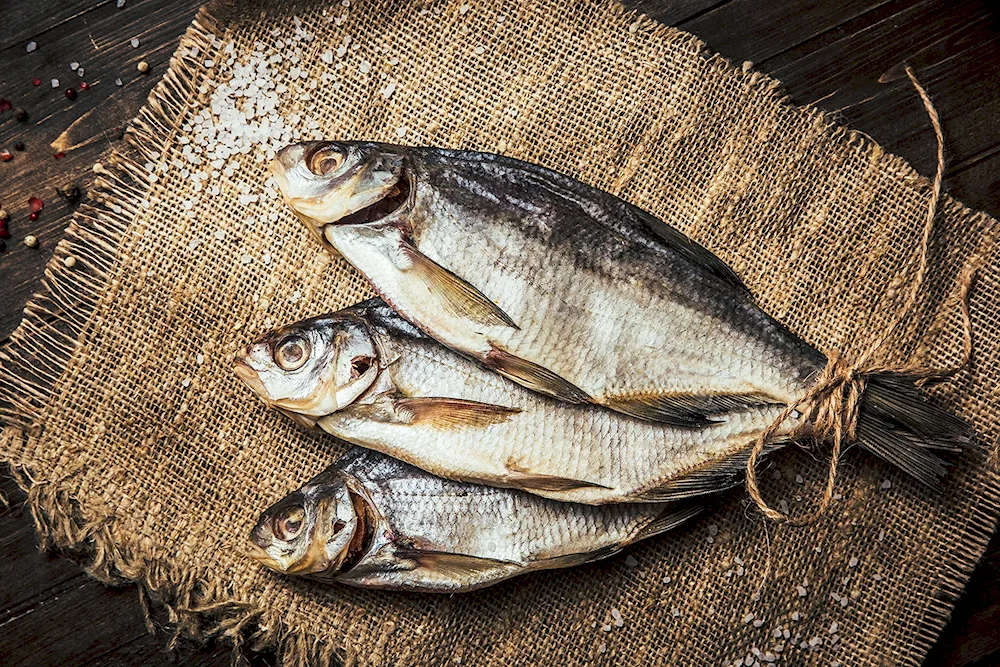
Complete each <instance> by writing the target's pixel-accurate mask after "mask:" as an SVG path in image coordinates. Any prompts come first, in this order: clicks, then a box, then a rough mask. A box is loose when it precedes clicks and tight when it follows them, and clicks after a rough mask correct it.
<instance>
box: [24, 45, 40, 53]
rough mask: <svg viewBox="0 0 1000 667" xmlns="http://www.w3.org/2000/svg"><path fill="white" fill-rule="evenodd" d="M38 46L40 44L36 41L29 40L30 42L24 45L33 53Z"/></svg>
mask: <svg viewBox="0 0 1000 667" xmlns="http://www.w3.org/2000/svg"><path fill="white" fill-rule="evenodd" d="M37 48H38V44H36V43H35V42H28V44H27V45H26V46H25V47H24V50H25V51H27V52H28V53H31V52H32V51H34V50H35V49H37Z"/></svg>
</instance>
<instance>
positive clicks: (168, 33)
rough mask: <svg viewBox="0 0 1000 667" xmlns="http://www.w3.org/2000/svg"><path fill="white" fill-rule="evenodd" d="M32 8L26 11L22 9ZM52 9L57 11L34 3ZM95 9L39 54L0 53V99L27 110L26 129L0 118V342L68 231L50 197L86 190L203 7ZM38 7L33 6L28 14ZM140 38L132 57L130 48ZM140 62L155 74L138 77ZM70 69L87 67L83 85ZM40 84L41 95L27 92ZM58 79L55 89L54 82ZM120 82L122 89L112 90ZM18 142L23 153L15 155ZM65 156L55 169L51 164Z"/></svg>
mask: <svg viewBox="0 0 1000 667" xmlns="http://www.w3.org/2000/svg"><path fill="white" fill-rule="evenodd" d="M25 4H32V3H25ZM36 4H37V5H49V4H51V5H53V6H55V5H58V4H59V3H58V2H51V1H50V2H45V3H41V2H39V3H36ZM90 4H91V5H92V7H91V8H90V9H88V10H86V11H82V13H80V12H78V15H76V16H75V18H74V19H73V20H72V21H63V22H60V23H58V24H56V25H55V26H54V27H52V28H50V29H47V30H46V32H45V33H44V34H43V35H34V34H33V35H32V38H33V39H36V40H37V42H38V49H37V50H35V51H34V52H32V53H28V52H26V51H25V50H24V49H23V48H18V49H7V50H5V51H3V52H0V58H2V59H3V66H2V67H0V98H4V99H8V100H11V101H12V102H13V104H14V105H15V107H19V108H24V109H25V110H27V112H28V114H29V122H28V123H19V122H17V120H15V118H14V114H13V113H11V112H7V113H4V114H0V148H7V149H9V150H11V151H12V152H14V159H13V160H11V161H10V162H0V205H2V206H3V208H4V209H5V210H7V212H8V213H9V214H10V216H11V221H10V224H9V229H10V232H11V234H12V235H13V238H11V239H8V240H7V246H8V251H7V252H6V253H4V254H2V255H0V285H3V294H2V295H0V340H3V339H4V338H6V336H8V335H9V334H10V332H11V331H13V329H14V327H15V326H16V325H17V323H18V321H19V319H20V311H21V309H22V308H23V306H24V303H25V302H26V301H27V299H28V297H29V296H30V295H31V293H32V292H33V291H35V290H36V289H37V287H38V280H39V278H40V277H41V275H42V271H43V269H44V266H45V263H46V262H47V261H48V258H49V257H50V256H51V253H52V250H53V249H54V247H55V244H56V242H57V241H58V240H59V238H60V236H61V234H62V231H63V230H64V229H65V227H66V225H67V224H68V223H69V216H70V213H71V208H70V207H69V206H68V205H67V204H66V203H65V202H64V201H62V200H61V199H60V198H59V196H58V195H57V194H56V192H55V189H56V188H66V187H67V186H70V185H73V184H77V185H79V186H80V187H82V188H84V189H86V188H87V187H89V185H90V183H91V181H92V172H91V170H90V167H91V165H92V164H93V163H94V162H96V161H97V160H98V159H99V158H100V156H101V154H102V153H103V152H104V151H105V150H106V149H107V148H108V147H109V146H111V145H112V144H113V143H114V142H116V141H118V140H119V138H120V128H121V127H122V126H124V124H125V123H126V122H127V121H128V120H129V119H131V118H132V117H133V116H135V114H136V112H137V111H138V110H139V107H140V106H141V105H142V103H143V102H144V101H145V99H146V97H147V95H148V94H149V90H150V89H151V88H152V86H153V85H154V84H155V83H156V81H157V79H158V75H159V74H162V72H163V69H164V68H165V67H166V63H167V61H168V60H169V58H170V55H171V53H173V50H174V49H175V48H176V46H177V39H178V38H179V37H180V35H181V33H183V32H184V30H185V29H186V28H187V26H188V24H190V22H191V20H192V19H193V17H194V14H195V12H196V11H197V8H198V6H199V5H200V4H201V3H200V2H199V0H178V1H175V2H169V1H167V0H129V2H128V3H127V4H126V6H125V8H123V9H118V8H117V7H116V4H115V2H113V1H111V2H107V1H102V2H93V1H92V2H91V3H90ZM32 6H35V5H32ZM133 37H138V38H139V40H140V44H139V48H133V47H132V45H131V44H130V40H131V39H132V38H133ZM141 60H146V61H147V62H148V63H149V64H150V65H151V66H152V71H151V73H150V74H149V75H142V74H140V73H139V72H138V70H137V69H136V65H137V64H138V62H139V61H141ZM70 62H79V63H81V64H82V65H83V67H84V76H83V77H82V78H81V77H79V76H78V75H77V74H76V73H74V72H73V71H72V70H71V69H70V67H69V63H70ZM35 78H40V79H41V80H42V84H41V85H40V86H34V85H32V81H33V79H35ZM53 78H56V79H58V80H59V83H60V85H59V88H57V89H53V88H52V87H51V85H50V83H49V82H50V81H51V79H53ZM118 78H121V79H122V82H123V84H124V85H123V86H121V87H119V86H116V85H115V79H118ZM81 80H83V81H86V82H87V83H88V84H90V86H91V88H90V90H88V91H79V94H78V95H77V98H76V100H75V101H70V100H68V99H67V98H66V97H65V95H64V90H65V89H66V88H68V87H69V86H70V85H72V86H78V85H79V83H80V81H81ZM18 141H22V142H24V144H25V147H26V150H25V151H24V152H23V153H21V152H16V151H13V146H14V144H15V143H16V142H18ZM59 151H63V152H65V153H66V156H65V157H64V158H62V159H59V160H56V159H54V158H53V155H54V154H55V153H57V152H59ZM31 196H38V197H40V198H41V199H43V201H45V203H46V206H45V209H44V211H43V212H42V215H41V217H40V219H39V220H37V221H36V222H31V221H29V220H28V213H29V211H28V198H29V197H31ZM27 234H33V235H35V236H36V237H38V239H39V241H40V247H39V248H36V249H29V248H26V247H24V246H23V245H22V244H21V243H20V241H21V239H23V238H24V236H25V235H27Z"/></svg>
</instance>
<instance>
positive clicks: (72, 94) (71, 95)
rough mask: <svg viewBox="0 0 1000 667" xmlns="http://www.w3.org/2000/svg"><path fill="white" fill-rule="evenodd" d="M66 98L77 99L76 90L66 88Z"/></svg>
mask: <svg viewBox="0 0 1000 667" xmlns="http://www.w3.org/2000/svg"><path fill="white" fill-rule="evenodd" d="M66 99H69V100H75V99H76V91H75V90H73V89H72V88H67V89H66Z"/></svg>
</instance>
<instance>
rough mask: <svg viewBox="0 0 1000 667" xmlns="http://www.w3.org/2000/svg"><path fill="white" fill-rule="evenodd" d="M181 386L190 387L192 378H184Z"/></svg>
mask: <svg viewBox="0 0 1000 667" xmlns="http://www.w3.org/2000/svg"><path fill="white" fill-rule="evenodd" d="M181 386H182V387H184V388H185V389H187V388H188V387H190V386H191V380H189V379H187V378H184V379H183V380H181Z"/></svg>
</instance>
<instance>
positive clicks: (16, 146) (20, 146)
mask: <svg viewBox="0 0 1000 667" xmlns="http://www.w3.org/2000/svg"><path fill="white" fill-rule="evenodd" d="M14 150H16V151H23V150H24V142H23V141H15V142H14Z"/></svg>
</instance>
